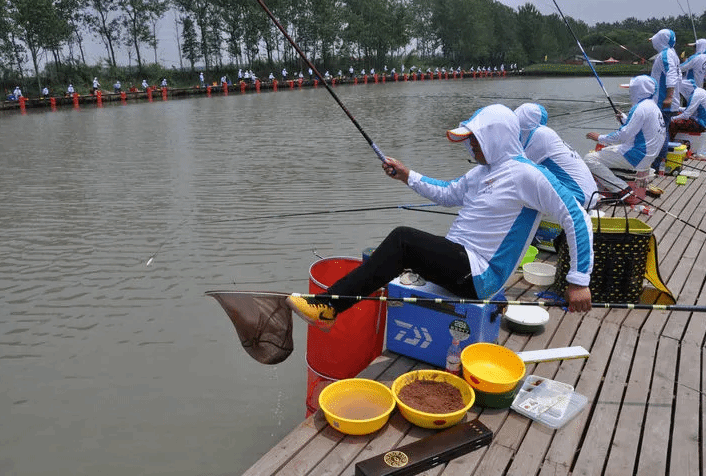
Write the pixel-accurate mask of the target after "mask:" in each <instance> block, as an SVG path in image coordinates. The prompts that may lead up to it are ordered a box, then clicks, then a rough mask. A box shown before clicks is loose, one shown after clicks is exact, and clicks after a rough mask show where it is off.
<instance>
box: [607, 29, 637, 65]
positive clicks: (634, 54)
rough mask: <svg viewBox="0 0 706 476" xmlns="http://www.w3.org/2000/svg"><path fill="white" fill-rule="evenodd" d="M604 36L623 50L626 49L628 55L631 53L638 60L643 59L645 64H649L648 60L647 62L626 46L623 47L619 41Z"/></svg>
mask: <svg viewBox="0 0 706 476" xmlns="http://www.w3.org/2000/svg"><path fill="white" fill-rule="evenodd" d="M603 36H604V37H605V38H606V39H608V40H610V41H612V42H613V43H615V44H616V45H618V46H619V47H621V48H622V49H624V50H625V51H627V52H628V53H630V54H631V55H633V56H635V57H637V58H640V59H641V60H642V61H644V62H645V63H646V62H647V60H646V59H645V58H643V57H642V56H640V55H638V54H637V53H634V52H632V51H630V50H629V49H627V48H626V47H625V46H623V45H621V44H620V43H618V42H617V41H615V40H614V39H613V38H611V37H610V36H608V35H603Z"/></svg>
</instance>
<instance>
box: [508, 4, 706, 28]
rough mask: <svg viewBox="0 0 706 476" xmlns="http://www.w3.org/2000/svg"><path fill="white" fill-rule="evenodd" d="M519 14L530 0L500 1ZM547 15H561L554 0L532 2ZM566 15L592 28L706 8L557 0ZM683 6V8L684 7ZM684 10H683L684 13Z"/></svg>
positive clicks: (693, 11) (697, 12) (689, 5)
mask: <svg viewBox="0 0 706 476" xmlns="http://www.w3.org/2000/svg"><path fill="white" fill-rule="evenodd" d="M498 1H499V2H500V3H503V4H505V5H507V6H509V7H511V8H513V9H515V11H517V8H518V7H520V6H522V5H524V4H526V3H528V1H527V0H498ZM529 3H532V4H534V6H535V7H537V10H539V11H540V13H542V14H543V15H550V14H552V13H558V11H557V9H556V7H555V6H554V2H553V1H552V0H531V1H530V2H529ZM556 3H558V4H559V8H561V11H562V13H563V14H564V15H565V16H567V17H572V18H574V19H576V20H582V21H584V22H585V23H587V24H588V25H595V24H596V23H600V22H606V23H613V22H616V21H621V20H625V19H626V18H630V17H635V18H637V19H638V20H647V19H649V18H663V17H670V16H674V17H677V16H679V15H684V14H686V15H688V12H689V10H690V9H691V13H693V14H694V15H696V16H699V15H701V14H702V13H703V11H704V9H705V8H706V1H704V0H689V1H687V0H557V1H556ZM680 5H681V6H680ZM682 8H683V10H682Z"/></svg>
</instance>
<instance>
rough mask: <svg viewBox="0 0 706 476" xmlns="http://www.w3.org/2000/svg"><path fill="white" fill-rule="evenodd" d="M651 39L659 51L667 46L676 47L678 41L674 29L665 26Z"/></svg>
mask: <svg viewBox="0 0 706 476" xmlns="http://www.w3.org/2000/svg"><path fill="white" fill-rule="evenodd" d="M650 40H652V46H653V47H654V49H655V50H657V51H658V52H659V51H662V50H663V49H665V48H674V45H675V44H676V43H677V35H675V34H674V32H673V31H672V30H670V29H668V28H665V29H663V30H659V31H658V32H657V33H655V35H654V36H653V37H652V38H650Z"/></svg>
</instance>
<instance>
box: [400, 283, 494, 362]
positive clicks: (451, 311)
mask: <svg viewBox="0 0 706 476" xmlns="http://www.w3.org/2000/svg"><path fill="white" fill-rule="evenodd" d="M387 289H388V296H389V297H391V298H405V297H417V298H446V299H460V298H459V297H458V296H456V295H454V294H451V293H450V292H449V291H447V290H446V289H444V288H442V287H441V286H438V285H436V284H434V283H430V282H427V283H426V284H424V285H423V286H406V285H403V284H401V283H400V280H399V278H396V279H394V280H393V281H390V283H389V284H388V286H387ZM491 300H493V301H500V300H505V295H504V294H503V292H502V291H500V292H498V294H496V295H495V296H493V298H492V299H491ZM501 318H502V315H501V314H500V312H499V311H498V306H496V305H493V304H484V305H478V304H456V303H442V304H436V303H428V302H419V303H407V302H405V303H401V302H393V301H388V302H387V334H386V338H387V348H388V349H389V350H391V351H392V352H396V353H398V354H402V355H406V356H407V357H412V358H414V359H417V360H421V361H424V362H427V363H429V364H432V365H435V366H437V367H441V368H445V367H446V354H447V352H448V350H449V346H451V340H452V338H451V330H450V329H451V328H459V329H465V330H466V332H467V333H468V337H467V338H466V339H464V340H462V341H461V347H462V348H464V347H466V346H468V345H470V344H475V343H476V342H495V341H496V340H497V338H498V333H499V332H500V321H501V320H502V319H501Z"/></svg>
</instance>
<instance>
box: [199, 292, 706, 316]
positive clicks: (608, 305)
mask: <svg viewBox="0 0 706 476" xmlns="http://www.w3.org/2000/svg"><path fill="white" fill-rule="evenodd" d="M216 293H220V294H228V293H238V294H251V295H254V296H259V295H262V296H270V297H272V296H275V297H287V296H294V297H301V298H305V299H319V300H336V301H337V300H349V301H350V300H354V301H381V302H401V303H410V304H417V303H430V304H478V305H485V304H490V305H495V306H539V307H566V302H563V301H503V300H492V299H464V298H424V297H411V296H407V297H389V296H343V295H338V294H305V293H291V294H287V293H277V292H261V293H260V292H246V291H206V294H207V295H209V296H210V295H212V294H216ZM591 307H593V308H599V309H630V310H646V311H685V312H706V306H691V305H682V304H631V303H619V302H594V303H591Z"/></svg>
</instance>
